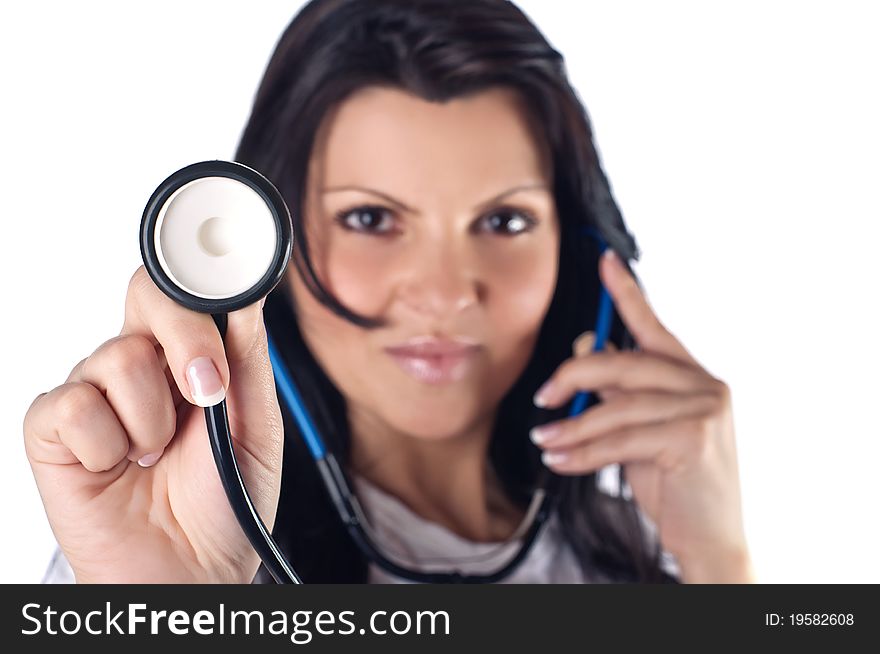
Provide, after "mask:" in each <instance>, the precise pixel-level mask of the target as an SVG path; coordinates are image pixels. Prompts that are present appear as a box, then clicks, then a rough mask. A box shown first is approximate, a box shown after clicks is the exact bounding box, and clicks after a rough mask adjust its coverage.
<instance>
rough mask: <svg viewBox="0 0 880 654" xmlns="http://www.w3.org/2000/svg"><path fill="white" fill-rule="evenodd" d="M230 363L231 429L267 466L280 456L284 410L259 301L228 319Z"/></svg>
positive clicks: (228, 360)
mask: <svg viewBox="0 0 880 654" xmlns="http://www.w3.org/2000/svg"><path fill="white" fill-rule="evenodd" d="M223 343H224V347H225V349H226V361H227V362H228V364H229V388H228V389H227V393H226V400H227V408H228V410H229V413H230V427H231V428H232V429H233V430H236V429H237V430H238V431H239V433H235V432H233V434H232V435H233V436H234V437H235V438H236V440H237V441H241V442H246V443H248V446H249V450H250V451H251V452H253V453H254V454H256V453H257V452H259V454H258V455H257V456H258V457H259V458H260V459H264V456H265V459H264V463H266V464H267V465H273V464H274V463H275V462H276V459H277V458H279V457H280V454H281V445H282V443H281V442H280V438H279V436H280V435H281V433H282V430H283V428H282V425H281V409H280V407H279V405H278V396H277V394H276V392H275V378H274V375H273V373H272V363H271V361H270V360H269V346H268V339H267V337H266V326H265V324H264V322H263V307H262V303H260V302H256V303H254V304H251V305H249V306H247V307H244V308H243V309H239V310H238V311H233V312H232V313H230V314H228V316H227V326H226V335H225V337H224V339H223Z"/></svg>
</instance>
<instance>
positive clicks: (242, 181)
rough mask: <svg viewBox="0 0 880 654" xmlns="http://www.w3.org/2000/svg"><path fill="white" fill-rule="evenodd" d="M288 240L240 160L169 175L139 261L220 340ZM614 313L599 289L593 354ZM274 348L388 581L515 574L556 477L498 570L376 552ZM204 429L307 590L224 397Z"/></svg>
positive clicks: (299, 419)
mask: <svg viewBox="0 0 880 654" xmlns="http://www.w3.org/2000/svg"><path fill="white" fill-rule="evenodd" d="M585 229H586V231H585V233H586V234H587V235H590V236H592V237H594V238H595V239H596V240H597V242H598V243H599V247H600V252H601V251H604V249H605V248H606V247H607V245H606V244H605V241H604V239H602V237H601V236H600V235H599V234H598V232H596V231H595V230H593V229H591V228H585ZM292 233H293V230H292V224H291V218H290V212H289V211H288V208H287V205H286V204H285V202H284V199H283V198H282V197H281V194H280V193H279V192H278V190H277V189H276V188H275V187H274V186H273V185H272V183H271V182H269V180H267V179H266V178H265V177H263V176H262V175H261V174H260V173H258V172H257V171H255V170H253V169H252V168H249V167H247V166H244V165H242V164H239V163H234V162H229V161H203V162H201V163H196V164H192V165H190V166H187V167H185V168H182V169H180V170H178V171H177V172H175V173H173V174H172V175H170V176H169V177H168V178H167V179H166V180H165V181H163V182H162V183H161V184H160V185H159V186H158V188H157V189H156V190H155V192H154V193H153V195H152V196H151V197H150V200H149V202H148V203H147V206H146V208H145V209H144V215H143V219H142V221H141V231H140V246H141V255H142V257H143V260H144V266H145V267H146V270H147V272H148V273H149V275H150V277H151V278H152V279H153V281H154V282H155V283H156V285H157V286H158V287H159V288H160V289H161V290H162V291H163V292H164V293H165V294H166V295H168V296H169V297H170V298H171V299H173V300H174V301H175V302H178V303H179V304H181V305H183V306H184V307H186V308H188V309H192V310H193V311H198V312H201V313H210V314H211V316H212V317H213V319H214V322H215V324H216V325H217V328H218V330H219V331H220V335H221V337H224V336H225V332H226V314H227V313H229V312H230V311H236V310H238V309H241V308H243V307H246V306H248V305H250V304H253V303H255V302H259V301H260V300H261V299H262V298H263V297H265V296H266V295H268V294H269V292H270V291H271V290H272V289H273V288H275V286H276V285H277V284H278V282H280V281H281V279H282V278H283V275H284V273H285V270H286V268H287V264H288V262H289V261H290V257H291V250H292V245H293V236H292ZM613 315H614V308H613V304H612V302H611V298H610V296H609V294H608V291H607V290H606V289H605V287H604V286H601V289H600V299H599V309H598V313H597V319H596V325H595V330H594V331H595V335H596V337H595V341H594V344H593V351H599V350H602V349H603V348H604V347H605V342H606V340H607V338H608V334H609V332H610V330H611V323H612V320H613ZM268 341H269V358H270V360H271V363H272V370H273V374H274V377H275V384H276V389H277V392H278V393H279V394H280V396H281V398H282V399H283V400H284V403H285V404H286V406H287V408H288V410H289V412H290V414H291V415H292V416H293V418H294V420H295V421H296V424H297V426H298V428H299V431H300V434H301V435H302V437H303V439H304V441H305V443H306V446H307V447H308V450H309V452H310V454H311V456H312V459H313V460H314V462H315V465H316V466H317V469H318V471H319V473H320V476H321V479H322V481H323V483H324V485H325V487H326V489H327V492H328V494H329V496H330V498H331V500H332V502H333V505H334V507H335V508H336V511H337V513H338V514H339V517H340V519H341V520H342V522H343V524H344V525H345V527H346V529H347V531H348V533H349V535H350V536H351V538H352V539H353V540H354V542H355V544H356V545H357V547H358V548H359V549H360V550H361V552H362V553H363V554H364V555H365V556H366V557H367V558H368V559H369V560H371V561H372V562H373V563H375V564H376V565H378V566H379V567H381V568H382V569H384V570H385V571H386V572H389V573H390V574H392V575H395V576H398V577H400V578H403V579H407V580H410V581H414V582H421V583H450V582H455V583H462V582H465V583H491V582H496V581H500V580H502V579H504V578H505V577H507V576H508V575H509V574H510V573H511V572H513V570H515V569H516V567H517V566H518V565H519V564H520V563H521V562H522V560H523V559H524V558H525V557H526V555H527V554H528V553H529V551H530V550H531V548H532V546H533V544H534V543H535V541H536V539H537V537H538V535H539V533H540V532H541V530H542V528H543V527H544V525H545V524H546V523H547V519H548V517H549V516H550V513H551V512H552V509H553V506H554V502H553V499H554V496H553V493H552V486H553V483H552V475H550V474H549V473H547V471H546V469H545V471H544V472H545V474H544V477H543V480H542V482H541V483H540V484H539V487H538V488H537V489H536V490H535V491H534V494H533V498H532V502H531V504H530V506H529V508H528V509H527V511H526V517H525V519H524V520H523V522H522V524H521V526H520V528H519V529H517V531H516V533H515V534H514V535H513V536H512V537H511V539H510V540H511V541H513V540H515V539H521V544H520V546H519V548H518V549H517V551H516V552H515V553H514V554H512V555H511V556H510V557H509V558H508V559H507V561H506V562H505V563H504V564H503V565H501V566H500V567H499V568H498V569H496V570H495V571H493V572H490V573H487V574H465V573H462V572H459V571H451V572H432V571H420V570H413V569H411V568H409V567H407V565H406V564H405V563H403V562H402V561H401V560H399V558H395V557H393V556H389V555H387V554H386V553H384V552H382V550H381V549H380V548H379V547H377V546H376V544H375V541H376V540H377V539H376V536H375V534H374V532H373V530H372V528H371V526H370V524H369V521H368V520H367V517H366V514H365V512H364V510H363V507H362V506H361V504H360V503H359V502H358V498H357V496H356V495H355V493H353V492H352V490H351V488H352V485H351V484H350V483H349V480H348V477H347V475H346V473H345V471H344V470H343V469H342V467H341V466H340V465H339V463H338V462H337V461H336V458H335V457H334V456H333V453H332V452H330V451H329V450H328V448H327V446H326V444H325V443H324V440H323V439H322V438H321V435H320V434H319V433H318V430H317V429H316V427H315V424H314V422H313V420H312V418H311V416H310V415H309V413H308V411H307V410H306V407H305V404H304V402H303V400H302V397H301V395H300V392H299V390H298V388H297V386H296V384H295V383H294V381H293V378H292V377H291V375H290V372H289V370H288V369H287V366H286V365H285V364H284V362H283V360H282V358H281V356H280V354H279V351H278V349H277V347H276V345H275V341H274V340H273V338H272V335H271V334H268ZM593 400H594V398H593V395H592V393H590V392H581V393H578V394H577V395H576V396H575V399H574V400H573V402H572V406H571V409H570V411H569V415H570V416H575V415H577V414H579V413H581V412H582V411H584V410H585V409H586V408H587V406H588V405H589V404H590V403H591V401H593ZM205 422H206V425H207V429H208V435H209V438H210V441H211V450H212V452H213V455H214V461H215V463H216V465H217V471H218V473H219V475H220V480H221V482H222V485H223V489H224V491H225V492H226V496H227V498H228V500H229V504H230V506H231V507H232V510H233V512H234V514H235V517H236V519H237V520H238V522H239V524H240V525H241V528H242V530H243V531H244V533H245V535H246V536H247V538H248V540H249V541H250V543H251V545H252V546H253V548H254V550H255V551H256V552H257V554H258V555H259V557H260V559H261V560H262V562H263V565H265V567H266V569H267V570H268V571H269V573H270V574H271V575H272V576H273V577H274V579H275V581H276V582H278V583H294V584H298V583H302V581H301V580H300V578H299V576H298V575H297V574H296V572H295V571H294V569H293V567H292V566H291V565H290V563H289V562H288V561H287V559H286V558H285V556H284V554H283V552H282V551H281V549H280V548H279V547H278V545H277V544H276V543H275V540H274V539H273V538H272V535H271V534H270V533H269V530H268V529H267V528H266V526H265V524H264V523H263V521H262V519H261V518H260V516H259V514H258V513H257V510H256V508H255V507H254V504H253V502H252V501H251V498H250V495H249V494H248V491H247V488H246V487H245V484H244V480H243V478H242V475H241V472H240V470H239V467H238V463H237V461H236V458H235V452H234V450H233V446H232V435H231V434H230V430H229V417H228V414H227V410H226V400H225V399H224V400H223V401H221V402H220V403H219V404H216V405H214V406H210V407H206V408H205Z"/></svg>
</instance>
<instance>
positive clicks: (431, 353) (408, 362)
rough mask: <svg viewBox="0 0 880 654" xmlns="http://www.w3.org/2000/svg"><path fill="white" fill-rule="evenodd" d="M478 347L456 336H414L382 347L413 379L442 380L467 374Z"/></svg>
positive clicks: (439, 382) (458, 377)
mask: <svg viewBox="0 0 880 654" xmlns="http://www.w3.org/2000/svg"><path fill="white" fill-rule="evenodd" d="M479 349H480V346H479V345H476V344H474V343H472V342H468V341H464V340H459V339H445V338H416V339H411V340H409V341H407V342H406V343H403V344H401V345H395V346H392V347H386V348H385V351H386V352H387V353H388V354H389V355H390V356H391V358H392V359H393V360H394V362H395V363H396V364H397V365H398V366H400V368H401V369H402V370H403V371H404V372H405V373H407V374H408V375H410V376H411V377H413V378H414V379H416V380H417V381H420V382H424V383H426V384H446V383H449V382H455V381H459V380H460V379H462V378H464V377H465V375H467V373H468V372H469V371H470V369H471V368H472V367H473V363H474V360H475V359H476V354H477V352H478V351H479Z"/></svg>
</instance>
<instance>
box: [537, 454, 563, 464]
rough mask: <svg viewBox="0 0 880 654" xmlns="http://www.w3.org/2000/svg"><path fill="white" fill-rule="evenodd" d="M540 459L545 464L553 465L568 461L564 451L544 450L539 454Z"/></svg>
mask: <svg viewBox="0 0 880 654" xmlns="http://www.w3.org/2000/svg"><path fill="white" fill-rule="evenodd" d="M541 461H543V462H544V465H545V466H555V465H558V464H560V463H565V462H566V461H568V454H566V453H565V452H544V453H543V454H542V455H541Z"/></svg>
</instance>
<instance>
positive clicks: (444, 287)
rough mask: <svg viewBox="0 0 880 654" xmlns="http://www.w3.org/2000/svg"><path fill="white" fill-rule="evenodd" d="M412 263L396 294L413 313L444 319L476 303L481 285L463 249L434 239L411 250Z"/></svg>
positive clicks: (479, 295) (480, 292) (480, 291)
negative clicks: (416, 249)
mask: <svg viewBox="0 0 880 654" xmlns="http://www.w3.org/2000/svg"><path fill="white" fill-rule="evenodd" d="M411 266H412V267H411V270H410V272H411V274H409V275H407V276H406V278H405V281H404V283H403V284H401V286H400V287H399V293H398V294H399V299H400V300H401V301H402V302H403V304H404V305H406V306H407V307H408V308H409V309H410V310H412V311H413V312H415V313H418V314H420V315H422V316H424V317H428V318H432V319H435V318H443V317H447V316H450V315H452V314H455V313H460V312H462V311H464V310H465V309H467V308H468V307H470V306H472V305H474V304H476V303H477V302H479V300H480V297H481V294H482V285H481V283H480V280H479V279H478V276H477V274H476V268H475V266H474V265H473V263H472V261H471V258H470V256H469V255H468V253H467V252H466V251H464V249H463V248H460V247H457V246H455V245H452V244H446V243H442V242H436V241H435V242H434V243H432V244H429V245H428V246H427V247H425V248H421V251H420V252H418V253H414V256H413V257H412V263H411Z"/></svg>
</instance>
